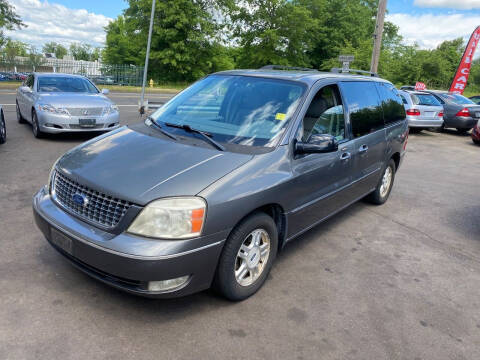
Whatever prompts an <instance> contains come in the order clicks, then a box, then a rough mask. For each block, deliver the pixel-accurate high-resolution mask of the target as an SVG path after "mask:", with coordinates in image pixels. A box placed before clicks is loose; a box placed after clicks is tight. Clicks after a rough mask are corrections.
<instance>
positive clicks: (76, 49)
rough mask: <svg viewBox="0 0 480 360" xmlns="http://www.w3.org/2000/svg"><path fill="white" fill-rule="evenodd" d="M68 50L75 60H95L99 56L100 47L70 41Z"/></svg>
mask: <svg viewBox="0 0 480 360" xmlns="http://www.w3.org/2000/svg"><path fill="white" fill-rule="evenodd" d="M69 52H70V55H72V56H73V58H74V59H75V60H84V61H95V60H98V59H100V57H101V49H99V48H95V47H93V46H92V45H90V44H83V43H72V44H70V48H69Z"/></svg>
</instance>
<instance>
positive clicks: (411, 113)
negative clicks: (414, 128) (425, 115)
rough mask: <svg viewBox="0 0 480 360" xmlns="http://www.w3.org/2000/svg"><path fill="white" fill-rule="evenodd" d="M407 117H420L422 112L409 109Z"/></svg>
mask: <svg viewBox="0 0 480 360" xmlns="http://www.w3.org/2000/svg"><path fill="white" fill-rule="evenodd" d="M407 115H413V116H419V115H420V110H418V109H408V110H407Z"/></svg>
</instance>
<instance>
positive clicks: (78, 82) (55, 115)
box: [16, 73, 119, 138]
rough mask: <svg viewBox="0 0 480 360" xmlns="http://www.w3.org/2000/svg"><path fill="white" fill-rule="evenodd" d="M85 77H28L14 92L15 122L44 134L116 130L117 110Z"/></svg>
mask: <svg viewBox="0 0 480 360" xmlns="http://www.w3.org/2000/svg"><path fill="white" fill-rule="evenodd" d="M107 94H108V90H106V89H104V90H102V91H100V90H98V88H97V87H96V86H95V85H94V84H93V83H92V82H91V81H90V80H88V79H87V78H85V77H83V76H79V75H68V74H59V73H41V74H40V73H33V74H30V75H29V76H28V77H27V79H26V80H25V82H24V83H23V85H22V86H20V88H19V89H18V90H17V99H16V107H17V120H18V121H19V122H20V123H23V122H25V121H27V122H30V123H31V124H32V130H33V135H34V136H35V137H37V138H39V137H41V136H42V135H43V134H44V133H52V134H55V133H61V132H81V131H109V130H113V129H116V128H118V127H119V114H118V107H117V106H116V105H115V104H114V103H113V102H112V101H111V100H110V99H109V98H107V97H106V96H105V95H107Z"/></svg>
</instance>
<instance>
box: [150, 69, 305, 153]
mask: <svg viewBox="0 0 480 360" xmlns="http://www.w3.org/2000/svg"><path fill="white" fill-rule="evenodd" d="M304 91H305V86H304V85H302V84H300V83H298V82H293V81H286V80H277V79H266V78H257V77H249V76H234V75H212V76H209V77H207V78H205V79H203V80H201V81H199V82H197V83H195V84H194V85H192V86H191V87H189V88H188V89H187V90H185V91H183V92H182V93H180V94H179V95H178V96H176V97H174V98H173V99H172V100H170V101H169V102H168V103H167V104H165V105H164V106H163V107H162V108H160V109H158V110H157V111H156V112H155V113H153V114H152V116H151V118H152V119H153V120H155V121H156V122H157V123H163V124H162V125H164V124H167V125H168V124H175V125H188V126H189V127H191V128H193V129H195V130H200V131H203V132H205V133H208V134H209V135H210V136H211V137H212V138H213V139H215V140H216V141H219V142H224V143H229V144H236V145H245V146H264V147H272V146H275V144H276V142H277V141H278V139H279V138H280V136H281V135H282V133H283V131H284V130H285V128H286V125H287V124H288V122H289V120H290V118H291V117H292V115H293V113H294V112H295V110H296V108H297V106H298V104H299V102H300V98H301V97H302V95H303V93H304ZM172 131H175V133H178V134H180V132H182V130H180V129H178V127H177V128H172ZM183 133H185V131H183Z"/></svg>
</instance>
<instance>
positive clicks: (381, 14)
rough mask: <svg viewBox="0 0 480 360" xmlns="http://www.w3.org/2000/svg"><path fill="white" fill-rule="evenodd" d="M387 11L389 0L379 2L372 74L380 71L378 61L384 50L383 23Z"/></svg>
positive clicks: (374, 36)
mask: <svg viewBox="0 0 480 360" xmlns="http://www.w3.org/2000/svg"><path fill="white" fill-rule="evenodd" d="M386 11H387V0H379V2H378V11H377V22H376V24H375V33H374V34H373V52H372V62H371V63H370V72H373V73H376V72H377V71H378V60H379V59H380V51H381V49H382V35H383V23H384V21H385V12H386Z"/></svg>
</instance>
